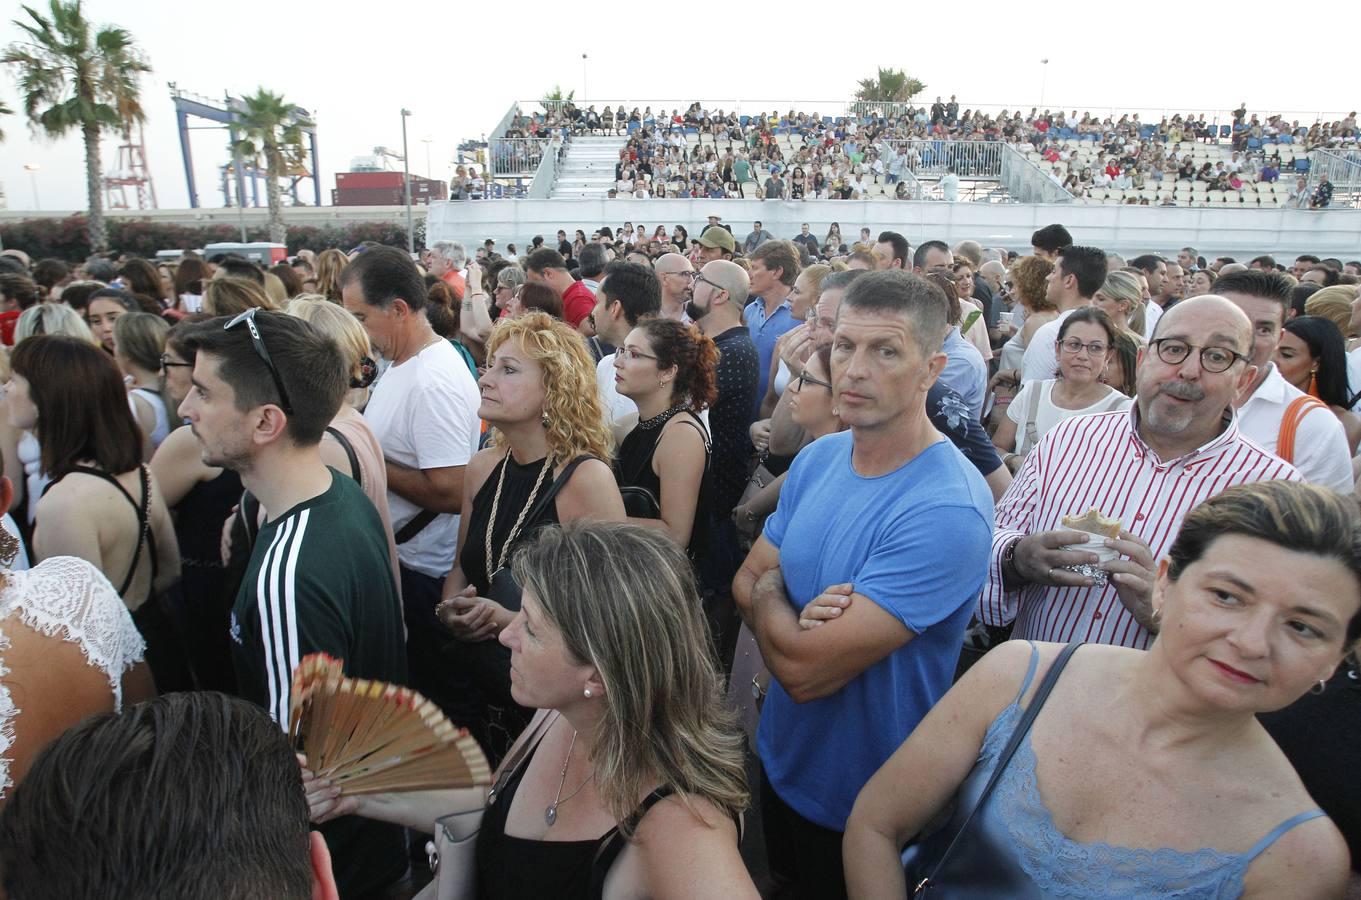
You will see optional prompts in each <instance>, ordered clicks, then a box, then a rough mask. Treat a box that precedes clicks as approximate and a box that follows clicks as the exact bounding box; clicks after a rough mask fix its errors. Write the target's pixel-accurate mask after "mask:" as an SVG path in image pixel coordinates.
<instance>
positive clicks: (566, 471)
mask: <svg viewBox="0 0 1361 900" xmlns="http://www.w3.org/2000/svg"><path fill="white" fill-rule="evenodd" d="M594 458H595V457H593V456H578V457H577V458H576V459H574V460H572V461H571V462H569V463H568V464H567V465H566V466H564V467H563V469H562V474H561V475H559V476H558V477H557V478H554V479H553V483H552V484H550V485H549V486H548V490H546V491H544V492H543V494H542V495H540V497H539V499H538V500H536V501H535V502H534V505H533V506H532V507H530V509H529V512H527V513H525V521H524V524H523V525H522V526H520V534H521V535H524V534H526V533H528V531H529V529H530V527H531V526H532V525H533V524H534V523H535V522H536V521H538V519H539V517H540V516H542V515H543V514H544V511H545V510H547V509H548V504H550V503H552V502H553V501H554V500H555V499H557V496H558V492H559V491H561V490H562V489H563V488H564V487H565V486H566V485H567V482H569V481H571V480H572V473H573V472H575V471H576V470H577V466H579V465H581V464H582V463H584V462H585V461H586V460H588V459H594ZM487 527H488V528H490V527H491V525H490V524H489V525H488V526H487Z"/></svg>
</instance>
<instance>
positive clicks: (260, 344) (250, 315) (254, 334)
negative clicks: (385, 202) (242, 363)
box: [222, 306, 293, 416]
mask: <svg viewBox="0 0 1361 900" xmlns="http://www.w3.org/2000/svg"><path fill="white" fill-rule="evenodd" d="M259 311H260V310H259V309H258V308H256V307H254V306H252V307H251V308H250V309H248V310H246V311H245V312H243V313H241V314H240V315H238V316H236V317H234V318H233V319H232V320H231V321H230V322H228V323H227V324H226V325H223V326H222V330H223V331H231V330H232V329H233V328H235V327H236V326H237V325H240V324H241V323H242V322H245V323H246V330H247V331H249V332H250V343H251V346H252V347H254V348H255V353H256V355H257V356H259V357H260V359H262V360H264V363H265V367H266V368H268V369H269V374H270V377H272V378H273V379H274V388H275V390H277V391H278V392H279V408H280V409H282V410H283V411H284V412H285V413H287V414H288V415H290V416H291V415H293V404H291V403H289V402H288V391H286V390H284V380H283V379H282V378H280V377H279V370H278V369H277V368H275V366H274V359H273V358H272V357H271V356H270V355H269V348H268V347H266V346H265V341H264V339H263V338H262V337H260V329H259V328H258V327H256V325H255V314H256V313H257V312H259Z"/></svg>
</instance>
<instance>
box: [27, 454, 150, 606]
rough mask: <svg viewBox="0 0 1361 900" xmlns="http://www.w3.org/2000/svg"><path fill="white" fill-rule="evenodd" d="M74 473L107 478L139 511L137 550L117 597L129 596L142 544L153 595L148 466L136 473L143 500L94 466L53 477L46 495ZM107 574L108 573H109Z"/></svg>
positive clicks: (44, 492)
mask: <svg viewBox="0 0 1361 900" xmlns="http://www.w3.org/2000/svg"><path fill="white" fill-rule="evenodd" d="M72 474H80V475H92V476H94V477H95V478H98V479H100V480H101V481H107V482H108V483H109V484H111V485H113V486H114V487H115V488H117V489H118V493H120V494H122V495H123V498H124V499H126V500H127V501H128V503H130V504H132V509H133V511H134V512H136V513H137V549H136V550H134V551H133V554H132V564H131V565H129V566H128V574H127V575H126V576H125V577H124V578H123V583H122V585H121V586H119V588H118V596H120V597H122V598H123V599H124V600H127V599H128V596H127V593H128V588H130V587H132V579H133V576H134V575H136V574H137V565H138V563H140V562H141V561H142V548H143V547H145V548H146V549H147V550H148V551H149V552H150V554H151V582H150V584H151V587H149V588H148V590H147V595H148V596H150V595H151V592H152V591H153V590H155V584H156V575H157V571H156V569H157V565H156V536H155V535H154V534H153V533H152V531H151V474H150V473H149V472H148V471H147V467H146V466H144V465H142V466H138V467H137V474H138V477H139V478H140V479H141V482H142V502H141V503H138V502H137V501H136V500H134V499H132V495H131V494H129V493H128V490H127V488H125V487H123V485H122V484H121V483H120V482H119V481H118V479H117V478H115V477H113V476H112V475H110V474H109V473H108V472H105V471H104V470H103V469H100V468H96V467H95V466H72V467H71V469H70V470H69V471H67V472H65V473H63V474H62V475H60V476H58V477H56V478H54V479H52V482H51V483H50V484H48V485H47V487H45V488H43V494H44V495H46V494H47V492H48V491H50V490H52V485H54V484H56V483H57V482H59V481H61V480H62V479H64V478H65V477H66V476H67V475H72ZM105 574H106V575H107V574H108V573H105Z"/></svg>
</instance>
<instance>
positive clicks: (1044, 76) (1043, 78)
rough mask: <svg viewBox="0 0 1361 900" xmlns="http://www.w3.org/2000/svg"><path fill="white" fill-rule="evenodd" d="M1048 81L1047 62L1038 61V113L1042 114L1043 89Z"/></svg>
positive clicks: (1044, 60) (1043, 60)
mask: <svg viewBox="0 0 1361 900" xmlns="http://www.w3.org/2000/svg"><path fill="white" fill-rule="evenodd" d="M1048 79H1049V60H1048V59H1042V60H1040V112H1044V88H1045V83H1046V82H1047V81H1048Z"/></svg>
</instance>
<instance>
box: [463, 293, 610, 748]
mask: <svg viewBox="0 0 1361 900" xmlns="http://www.w3.org/2000/svg"><path fill="white" fill-rule="evenodd" d="M478 386H479V388H480V389H481V392H482V405H481V406H480V407H479V408H478V411H477V414H478V415H479V416H480V417H481V418H482V419H483V420H485V421H486V422H487V424H488V425H489V426H491V427H492V429H493V431H492V435H491V440H490V442H489V443H488V445H487V448H486V449H485V450H482V451H481V452H479V453H477V454H476V455H475V456H474V457H473V458H472V459H471V460H470V461H469V462H468V466H467V468H466V469H465V471H464V474H463V507H462V509H463V514H462V515H461V516H460V517H459V534H458V552H457V554H456V557H455V559H454V567H453V568H452V569H451V570H450V572H449V575H448V577H447V578H446V579H445V582H444V600H443V602H442V603H441V604H440V606H439V607H438V609H437V611H436V612H437V615H438V616H439V619H440V621H441V622H443V623H444V625H445V626H446V627H447V628H448V629H449V630H450V631H452V632H453V634H454V636H455V637H457V638H458V639H459V640H461V641H463V642H464V645H463V646H462V647H461V648H459V649H460V651H461V652H458V653H453V654H451V656H452V658H453V666H452V668H453V669H454V670H455V671H454V672H452V673H451V675H452V676H453V677H459V676H462V677H463V678H464V680H465V681H466V682H468V684H469V685H470V686H471V688H472V690H468V691H465V692H464V693H465V695H466V696H468V697H469V699H470V700H471V701H473V703H471V704H470V705H469V708H468V709H466V710H451V711H449V712H450V714H451V716H453V717H454V718H456V719H458V718H461V719H463V721H460V722H459V724H460V725H463V726H465V727H467V728H469V729H470V730H471V731H472V732H473V733H474V735H476V736H477V737H478V739H479V740H480V741H481V742H482V744H483V746H484V747H485V748H486V749H487V750H488V752H489V753H490V754H491V755H492V756H493V757H498V758H499V756H500V755H501V754H502V753H504V752H505V749H506V747H507V746H508V745H509V740H508V739H513V738H514V737H515V735H517V734H519V733H520V731H521V730H522V729H523V728H524V726H525V723H527V722H528V721H529V715H530V711H529V710H525V709H523V708H521V707H520V706H519V705H518V704H516V702H515V701H514V700H513V699H512V698H511V696H510V654H509V651H507V650H506V649H505V648H504V647H501V646H500V645H499V644H497V643H496V636H497V634H499V633H500V631H501V629H503V628H505V627H506V625H508V624H509V623H510V621H511V619H513V618H515V614H516V612H517V611H518V610H519V592H518V589H516V588H515V587H514V585H513V582H509V581H508V575H509V572H508V570H507V569H506V563H507V561H508V560H509V559H510V555H511V551H513V550H514V549H515V547H516V546H518V545H519V544H520V543H521V542H522V541H524V540H525V539H526V538H527V537H528V536H529V535H530V533H531V532H532V531H533V530H534V529H535V528H539V527H542V526H544V525H551V524H557V523H563V524H565V523H567V522H571V521H573V520H576V519H583V518H589V519H598V520H613V521H618V520H622V519H623V518H624V502H623V500H622V499H621V498H620V495H619V488H618V486H617V485H616V484H615V480H614V473H613V471H612V470H611V468H610V464H609V460H610V459H611V439H610V432H609V431H608V429H606V427H605V424H604V414H603V413H602V411H601V408H600V401H599V392H598V391H597V390H596V381H595V364H594V363H593V362H592V360H591V354H590V351H588V350H587V349H586V342H585V339H583V338H582V337H581V335H580V334H578V333H577V332H576V331H574V330H573V329H572V328H570V327H569V326H568V325H566V324H565V323H563V322H561V321H559V320H557V319H554V318H553V317H552V316H549V315H548V314H547V313H543V312H530V313H526V314H525V315H523V316H521V317H520V318H518V319H505V320H502V321H501V322H499V323H497V325H496V327H495V329H493V331H492V334H491V338H490V339H489V340H488V341H487V370H486V372H485V373H484V374H483V375H482V378H481V379H480V381H479V382H478ZM451 693H453V692H451Z"/></svg>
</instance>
